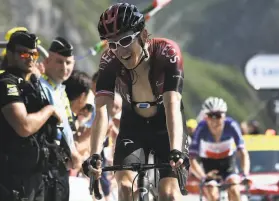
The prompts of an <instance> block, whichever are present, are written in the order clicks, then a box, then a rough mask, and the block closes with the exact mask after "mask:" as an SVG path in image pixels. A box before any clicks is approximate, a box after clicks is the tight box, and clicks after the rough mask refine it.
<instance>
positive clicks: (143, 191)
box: [138, 187, 148, 200]
mask: <svg viewBox="0 0 279 201" xmlns="http://www.w3.org/2000/svg"><path fill="white" fill-rule="evenodd" d="M138 189H139V192H140V197H141V199H142V200H143V197H144V196H145V195H146V194H147V193H148V190H147V188H145V187H141V188H138Z"/></svg>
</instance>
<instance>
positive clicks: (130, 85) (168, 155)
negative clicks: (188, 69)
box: [83, 3, 189, 201]
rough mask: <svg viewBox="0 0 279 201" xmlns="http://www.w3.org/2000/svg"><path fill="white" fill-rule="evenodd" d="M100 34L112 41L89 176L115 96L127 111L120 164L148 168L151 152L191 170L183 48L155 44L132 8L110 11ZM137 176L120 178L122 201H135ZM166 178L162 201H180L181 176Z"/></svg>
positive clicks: (167, 173)
mask: <svg viewBox="0 0 279 201" xmlns="http://www.w3.org/2000/svg"><path fill="white" fill-rule="evenodd" d="M98 31H99V35H100V38H101V39H102V40H108V49H107V50H106V51H105V52H104V53H103V54H102V56H101V61H100V68H99V76H98V80H97V86H96V99H95V102H96V117H95V121H94V123H93V134H92V147H91V148H92V149H91V151H92V152H91V153H92V154H93V155H92V156H91V157H90V158H89V159H88V160H87V161H85V163H84V164H83V168H84V172H85V173H86V174H88V171H89V170H88V165H89V164H90V162H91V161H93V160H96V159H98V158H99V154H100V152H101V150H102V144H103V141H104V138H105V136H106V132H107V127H108V115H107V106H108V107H110V106H111V105H112V104H113V99H114V92H115V91H117V92H118V93H119V94H120V95H121V97H122V99H123V106H122V115H121V121H120V132H119V135H118V137H117V142H116V148H115V154H114V164H115V165H119V164H130V163H139V162H141V163H145V162H146V159H147V157H146V155H145V154H144V153H148V151H150V150H154V151H155V153H156V155H157V157H158V160H159V161H160V162H162V163H168V162H170V164H171V166H172V167H174V168H175V167H179V166H181V165H182V164H188V162H189V161H188V142H187V135H186V132H185V124H184V122H185V119H184V115H183V114H184V112H183V105H182V101H181V93H182V89H183V77H184V74H183V61H182V55H181V51H180V48H179V47H178V45H177V44H176V43H175V42H173V41H171V40H168V39H164V38H154V39H149V34H148V32H147V30H146V29H145V19H144V15H143V14H142V13H140V12H139V10H138V9H137V7H136V6H134V5H131V4H128V3H117V4H114V5H112V6H111V7H109V8H108V9H107V10H106V11H104V13H102V15H101V17H100V21H99V24H98ZM158 142H160V143H158ZM100 167H101V164H100V161H99V162H98V169H92V167H90V169H91V170H90V172H93V174H94V176H95V177H98V178H99V177H100V175H101V168H100ZM187 168H188V167H187ZM184 170H185V169H184ZM135 176H136V175H135V173H134V172H131V171H120V172H116V180H117V183H118V189H119V200H122V201H130V200H132V181H133V179H134V177H135ZM160 177H161V179H160V183H159V200H160V201H166V200H177V201H180V200H181V199H182V198H181V193H180V192H179V186H178V182H177V179H176V178H175V177H176V175H175V173H174V172H173V171H172V170H160Z"/></svg>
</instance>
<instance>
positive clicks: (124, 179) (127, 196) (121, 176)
mask: <svg viewBox="0 0 279 201" xmlns="http://www.w3.org/2000/svg"><path fill="white" fill-rule="evenodd" d="M113 163H114V165H120V164H121V165H123V164H131V163H145V154H144V149H143V148H142V146H141V143H140V140H139V139H138V138H136V137H135V135H133V136H127V135H124V134H123V133H119V136H118V137H117V141H116V147H115V153H114V161H113ZM136 174H137V173H135V172H132V171H117V172H116V174H115V178H116V181H117V185H118V200H121V201H131V200H133V199H132V182H133V180H134V178H135V176H136ZM135 184H136V182H135ZM133 190H134V192H135V190H136V185H134V189H133ZM137 196H138V195H137V194H134V197H135V199H136V198H137Z"/></svg>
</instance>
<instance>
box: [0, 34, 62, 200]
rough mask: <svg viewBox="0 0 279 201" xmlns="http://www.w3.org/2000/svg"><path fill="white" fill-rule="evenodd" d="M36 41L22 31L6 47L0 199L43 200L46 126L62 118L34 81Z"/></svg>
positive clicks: (1, 80)
mask: <svg viewBox="0 0 279 201" xmlns="http://www.w3.org/2000/svg"><path fill="white" fill-rule="evenodd" d="M37 41H38V38H37V36H36V35H34V34H31V33H29V32H27V31H19V32H15V33H14V34H13V35H12V36H11V38H10V41H9V42H8V44H7V46H6V49H7V55H6V56H7V64H6V66H5V69H6V71H5V72H4V73H2V74H1V75H0V97H1V98H0V107H1V113H0V125H1V130H0V164H1V165H0V201H8V200H11V201H22V200H25V201H35V200H36V201H43V200H44V182H43V176H42V171H43V166H44V163H45V160H46V158H47V156H48V152H47V149H45V146H44V144H43V141H44V140H42V139H44V136H45V135H46V134H47V132H45V130H44V128H45V125H46V124H47V122H48V120H49V119H50V118H52V119H55V120H57V122H60V121H61V118H60V115H59V113H58V112H57V111H56V109H55V108H54V107H53V106H52V105H47V104H46V102H45V101H44V100H45V99H44V98H43V97H42V96H41V93H40V90H39V88H38V87H37V86H36V84H35V83H36V78H35V77H34V74H32V72H33V69H34V68H35V64H36V62H37V59H38V57H39V53H38V51H37Z"/></svg>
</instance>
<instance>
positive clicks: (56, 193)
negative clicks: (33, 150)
mask: <svg viewBox="0 0 279 201" xmlns="http://www.w3.org/2000/svg"><path fill="white" fill-rule="evenodd" d="M72 50H73V48H72V46H71V45H70V44H69V43H68V42H67V41H66V40H65V39H63V38H61V37H57V38H55V40H53V42H52V44H51V46H50V49H49V51H51V52H55V53H57V54H60V55H62V56H65V57H68V56H72ZM40 83H41V85H42V88H43V90H44V92H45V94H46V96H47V98H48V100H49V102H50V104H52V105H53V106H54V107H56V108H57V109H58V111H59V113H60V114H61V115H62V118H63V123H62V125H61V126H62V127H63V128H62V129H59V130H58V133H59V134H60V135H61V137H60V138H61V139H65V141H66V142H67V143H66V144H61V145H59V146H67V147H68V148H69V149H70V151H71V152H73V151H76V152H77V150H76V147H75V144H74V139H73V130H72V127H73V124H74V120H73V116H72V111H71V108H70V102H69V99H68V97H67V94H66V92H65V86H64V85H63V84H62V83H58V84H57V83H55V82H53V80H51V78H49V77H48V76H47V75H42V76H41V78H40ZM69 157H70V155H69ZM49 167H50V168H49V173H48V174H51V175H52V177H53V178H50V181H49V185H48V188H47V194H46V197H45V200H46V201H68V200H69V193H70V190H69V188H70V187H69V170H68V169H67V167H66V166H65V164H64V165H63V164H62V163H61V162H59V161H57V162H56V161H55V162H54V161H53V160H50V161H49Z"/></svg>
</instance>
